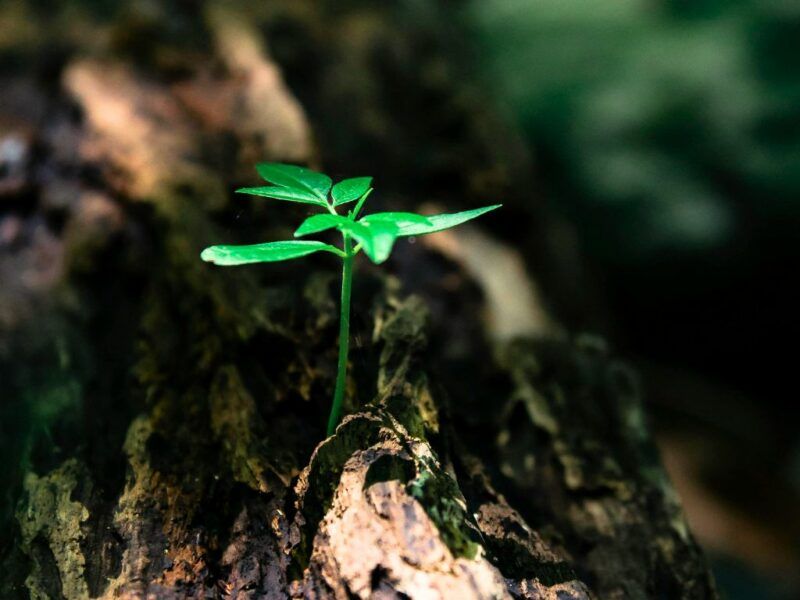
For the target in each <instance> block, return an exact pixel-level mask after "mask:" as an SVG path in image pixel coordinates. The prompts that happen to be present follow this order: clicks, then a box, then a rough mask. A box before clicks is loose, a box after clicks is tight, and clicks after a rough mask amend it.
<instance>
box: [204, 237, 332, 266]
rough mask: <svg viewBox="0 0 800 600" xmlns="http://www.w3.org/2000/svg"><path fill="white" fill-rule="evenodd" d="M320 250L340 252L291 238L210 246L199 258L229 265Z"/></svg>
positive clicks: (271, 260) (304, 254)
mask: <svg viewBox="0 0 800 600" xmlns="http://www.w3.org/2000/svg"><path fill="white" fill-rule="evenodd" d="M320 251H325V252H332V253H334V254H337V255H341V254H342V252H341V250H339V249H338V248H336V247H334V246H331V245H330V244H324V243H323V242H316V241H300V240H291V241H286V242H267V243H266V244H252V245H249V246H211V247H209V248H206V249H205V250H203V252H202V253H201V254H200V258H202V259H203V260H204V261H206V262H210V263H214V264H216V265H225V266H230V265H245V264H248V263H259V262H275V261H279V260H291V259H293V258H300V257H301V256H306V255H308V254H313V253H314V252H320Z"/></svg>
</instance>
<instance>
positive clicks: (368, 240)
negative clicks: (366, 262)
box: [353, 221, 399, 265]
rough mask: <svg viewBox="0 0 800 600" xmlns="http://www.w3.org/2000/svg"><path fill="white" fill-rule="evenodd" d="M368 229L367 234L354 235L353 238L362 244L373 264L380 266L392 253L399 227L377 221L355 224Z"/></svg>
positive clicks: (358, 233)
mask: <svg viewBox="0 0 800 600" xmlns="http://www.w3.org/2000/svg"><path fill="white" fill-rule="evenodd" d="M354 225H361V226H362V227H365V228H366V229H367V232H363V233H362V232H361V231H359V232H357V233H353V237H354V238H355V239H357V240H358V241H359V242H361V245H362V246H363V247H364V254H366V255H367V256H368V257H369V258H370V260H371V261H372V262H374V263H375V264H377V265H379V264H381V263H382V262H384V261H385V260H386V259H387V258H389V255H390V254H391V253H392V247H393V246H394V242H395V240H396V239H397V236H398V233H399V230H398V227H397V225H395V224H394V223H389V222H388V221H375V222H373V223H368V224H367V223H354Z"/></svg>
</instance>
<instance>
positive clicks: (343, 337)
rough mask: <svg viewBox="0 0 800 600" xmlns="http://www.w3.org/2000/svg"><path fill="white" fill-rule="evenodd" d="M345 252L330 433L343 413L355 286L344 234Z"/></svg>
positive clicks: (350, 257)
mask: <svg viewBox="0 0 800 600" xmlns="http://www.w3.org/2000/svg"><path fill="white" fill-rule="evenodd" d="M343 237H344V247H343V249H344V253H345V257H344V258H343V259H342V302H341V314H340V316H339V367H338V370H337V373H336V391H335V392H334V394H333V406H332V407H331V416H330V417H329V418H328V435H329V436H331V435H333V432H334V431H335V430H336V426H337V425H338V424H339V417H340V416H341V413H342V401H343V400H344V389H345V386H346V384H347V353H348V351H349V347H350V291H351V289H352V287H353V257H354V256H355V254H354V253H353V252H352V251H351V250H350V236H349V235H348V234H346V233H345V234H343Z"/></svg>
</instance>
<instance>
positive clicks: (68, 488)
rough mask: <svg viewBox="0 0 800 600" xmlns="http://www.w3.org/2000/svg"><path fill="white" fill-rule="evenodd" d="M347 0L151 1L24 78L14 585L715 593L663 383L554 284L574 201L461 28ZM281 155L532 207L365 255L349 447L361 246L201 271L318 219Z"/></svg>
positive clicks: (444, 594)
mask: <svg viewBox="0 0 800 600" xmlns="http://www.w3.org/2000/svg"><path fill="white" fill-rule="evenodd" d="M332 4H333V3H332ZM332 4H331V5H328V4H327V3H322V2H318V3H311V2H285V3H282V2H276V3H271V4H270V5H268V6H267V7H261V8H260V9H258V10H255V9H253V10H251V11H250V12H249V13H248V11H247V10H246V9H245V8H244V7H243V6H241V5H238V4H232V5H231V6H228V7H227V8H225V9H222V8H221V7H222V6H223V5H222V4H219V5H214V4H209V5H208V6H206V8H205V9H204V10H203V11H201V12H199V13H195V12H194V11H192V10H189V9H187V8H184V9H183V10H184V11H185V12H176V13H168V12H166V11H165V12H163V13H162V12H159V10H162V9H158V8H153V9H152V10H153V11H155V13H153V12H150V13H148V12H142V13H139V12H137V11H136V10H135V9H133V8H131V9H130V10H129V11H127V12H125V11H122V12H121V13H120V15H119V16H118V17H117V18H116V19H115V20H114V21H112V22H111V23H109V24H107V30H105V34H106V36H107V39H108V42H107V43H99V44H98V43H96V42H94V41H93V40H91V41H90V40H88V39H86V40H83V39H82V40H70V41H69V43H68V44H67V42H65V44H67V46H68V47H69V51H68V52H66V53H65V55H64V56H63V57H59V59H58V60H56V61H55V62H56V63H57V64H56V65H55V66H54V67H52V66H50V63H48V64H47V65H45V66H43V67H41V69H40V71H35V72H34V74H33V75H32V74H31V72H16V73H14V72H12V73H11V74H9V75H7V76H5V85H4V89H5V90H8V91H7V92H6V93H4V96H5V98H4V100H3V101H2V102H3V103H2V105H0V108H1V109H2V112H1V113H0V119H2V130H0V134H2V139H0V143H1V142H2V140H5V143H6V144H7V145H6V146H4V147H5V148H6V150H5V152H6V155H4V157H3V160H4V161H5V163H6V168H5V169H4V170H3V175H2V179H1V180H0V193H1V194H2V201H3V202H4V203H5V207H4V208H3V221H2V223H0V225H1V227H0V243H2V244H4V245H3V246H0V266H2V269H3V271H2V274H3V281H4V286H3V287H4V289H5V290H6V291H5V294H6V296H0V300H2V301H3V302H2V304H3V306H4V307H5V308H4V310H5V312H4V313H3V315H0V316H3V320H2V329H0V333H2V337H0V340H1V341H2V345H0V352H2V353H3V366H2V372H0V374H2V375H3V376H4V380H5V381H7V382H8V385H7V390H6V391H5V392H4V393H5V394H6V400H5V401H4V403H3V408H2V409H0V410H2V411H3V417H4V419H3V420H4V423H5V424H4V427H5V428H6V430H5V433H4V436H3V437H4V440H3V443H4V451H3V454H4V457H6V456H7V457H8V459H7V460H6V461H5V462H6V463H7V464H6V465H5V466H4V471H3V473H2V474H3V478H4V484H5V487H6V489H8V490H9V494H8V500H7V501H6V505H5V506H4V514H3V515H2V516H3V525H4V527H3V529H4V530H6V531H7V532H8V533H7V534H4V536H3V538H2V540H1V541H2V542H3V544H4V548H5V549H4V550H3V553H2V555H1V556H2V564H3V568H1V569H0V572H2V575H0V589H2V597H3V598H26V597H29V598H36V599H39V598H54V599H55V598H66V599H68V600H72V599H84V598H131V599H133V598H141V599H149V598H159V599H160V598H165V599H168V598H237V599H244V598H270V599H271V598H288V597H297V598H299V597H307V598H351V597H358V598H406V597H408V598H458V599H467V598H510V597H514V598H559V599H566V598H575V599H578V598H604V599H605V598H655V597H659V598H714V597H716V593H715V591H714V585H713V582H712V580H711V577H710V575H709V572H708V569H707V566H706V564H705V560H704V558H703V556H702V552H701V551H700V549H699V548H698V546H697V545H696V543H695V541H694V540H693V538H692V536H691V533H690V532H689V530H688V528H687V525H686V521H685V519H684V516H683V514H682V511H681V507H680V503H679V501H678V499H677V497H676V495H675V492H674V490H673V488H672V487H671V485H670V483H669V481H668V479H667V477H666V475H665V472H664V470H663V468H662V467H661V465H660V462H659V459H658V456H657V452H656V450H655V447H654V445H653V442H652V440H651V438H650V437H649V434H648V431H647V428H646V425H645V417H644V415H643V412H642V404H641V399H640V395H639V393H638V389H637V385H636V378H635V375H634V374H632V373H631V372H630V370H629V369H628V368H627V367H625V365H624V364H623V363H622V362H620V361H619V360H617V359H616V358H615V357H613V356H612V355H611V354H610V353H609V351H608V350H607V349H606V348H605V346H604V344H603V343H602V341H600V340H596V339H592V338H588V337H585V336H584V337H580V336H579V337H572V336H569V335H566V334H565V333H563V330H562V329H561V328H560V327H559V326H557V325H554V323H555V321H556V319H555V318H554V317H553V316H551V314H550V311H549V310H548V309H547V308H545V307H544V304H543V303H542V301H541V300H540V293H539V291H538V289H539V288H538V287H537V286H536V284H535V282H533V281H532V280H530V279H529V278H528V276H527V275H526V268H525V266H524V263H523V259H522V258H521V257H524V258H525V260H526V261H527V265H528V268H533V269H536V268H537V265H541V264H546V265H547V269H549V272H551V273H553V272H559V270H560V269H559V266H560V265H561V264H562V263H561V261H563V258H561V257H558V256H556V255H555V254H554V253H553V252H550V253H548V250H547V241H546V235H545V239H544V240H543V241H541V240H534V241H530V240H527V238H528V237H531V236H533V237H535V236H536V234H537V233H542V232H545V231H547V230H548V228H549V227H550V226H551V225H552V223H553V221H551V220H548V218H547V216H546V215H545V213H544V212H543V210H542V208H541V206H540V205H539V204H538V203H537V202H536V199H535V196H534V195H533V194H532V193H531V191H530V190H531V187H530V186H531V181H530V175H529V174H528V173H529V172H530V171H531V169H530V159H529V157H528V156H527V155H526V154H525V153H524V152H523V151H522V145H521V144H520V143H519V141H518V140H517V138H516V137H515V135H514V133H513V130H512V129H510V128H508V127H506V126H504V125H503V124H502V122H501V121H500V120H499V119H498V118H497V117H496V115H495V114H494V113H493V112H492V111H491V109H490V108H488V104H487V103H485V101H484V100H482V99H481V96H480V94H478V93H477V91H476V89H475V88H474V87H470V86H469V85H468V84H466V83H464V82H463V81H462V77H461V75H462V71H461V70H460V69H462V66H460V64H459V62H458V60H456V59H454V58H452V54H451V52H452V51H453V48H452V46H451V45H450V42H448V40H447V39H446V36H445V38H444V39H443V38H442V36H441V35H440V32H439V30H437V27H436V26H437V25H443V24H444V22H445V20H444V17H443V16H442V15H440V14H439V13H438V12H437V11H436V10H433V9H431V10H433V12H432V13H430V14H427V13H426V14H425V15H419V14H414V13H413V12H411V13H409V11H410V10H411V9H403V10H401V7H402V5H401V4H398V5H394V4H393V3H386V6H381V7H380V8H377V7H374V6H372V5H358V4H357V3H355V4H354V5H353V6H350V5H348V7H347V8H346V9H342V10H334V7H333V6H332ZM176 10H177V9H176ZM414 10H423V9H421V8H416V9H414ZM425 10H427V9H425ZM404 11H405V12H404ZM409 15H410V16H409ZM422 16H424V17H425V18H424V19H423V18H421V17H422ZM411 17H414V18H415V19H417V20H412V19H411ZM73 18H78V17H73ZM89 23H94V21H89ZM423 23H427V24H428V25H424V24H423ZM431 24H433V25H431ZM43 31H44V30H43ZM54 35H55V34H54ZM20 43H21V42H20ZM40 50H41V48H40V47H39V46H37V45H35V44H34V46H33V48H26V47H25V46H23V47H22V50H21V51H22V52H23V54H24V53H25V52H30V53H33V54H35V55H37V56H38V53H39V52H40ZM270 51H271V52H273V53H274V55H275V56H277V57H278V58H279V60H280V65H281V66H280V68H279V66H278V63H276V62H275V60H274V59H273V58H272V57H271V54H270ZM52 71H55V73H56V74H57V75H56V76H55V77H51V78H49V79H47V78H42V77H41V74H42V73H47V74H50V75H52ZM36 74H38V75H39V77H38V78H37V77H36V76H35V75H36ZM11 142H13V143H15V144H18V146H15V147H14V148H17V149H21V151H20V152H17V151H15V152H13V153H11V152H10V151H9V150H8V148H10V146H9V145H8V144H9V143H11ZM262 160H273V161H285V162H300V163H307V164H311V165H312V166H315V167H319V168H320V169H322V168H323V167H324V168H325V170H326V171H330V172H332V174H333V175H340V174H341V175H342V176H349V175H353V176H355V175H362V174H370V175H374V176H375V177H376V187H377V190H378V192H379V194H376V196H379V195H380V196H381V197H382V198H383V199H382V200H380V199H378V200H376V201H375V202H376V205H377V206H380V203H381V202H383V205H384V206H395V207H402V208H405V209H410V208H413V207H414V206H415V205H416V204H417V203H418V202H420V201H421V200H428V199H432V198H436V199H438V200H439V201H440V202H442V203H444V204H445V205H448V206H450V207H451V208H452V209H454V210H459V209H462V208H464V207H465V206H464V205H465V204H467V205H470V204H475V205H478V204H479V203H486V202H481V200H485V199H486V194H487V193H488V192H489V191H491V199H492V200H495V199H498V198H500V199H503V200H505V201H506V202H507V204H508V205H507V208H506V209H504V210H505V211H506V215H505V216H502V217H498V221H497V223H496V224H495V225H493V226H490V230H491V233H488V234H487V233H482V232H481V230H478V229H475V228H473V229H469V228H467V229H466V230H465V232H463V233H453V234H451V235H449V236H446V235H440V236H439V237H438V238H435V239H432V240H431V241H430V242H428V243H425V244H422V243H419V244H405V245H402V246H400V247H398V249H397V251H396V257H395V258H394V259H393V261H392V262H390V263H389V268H388V269H386V272H389V273H393V275H388V274H386V272H381V271H378V270H376V269H375V268H373V267H372V266H370V265H368V264H366V263H359V264H358V265H357V268H356V275H355V283H354V288H353V306H354V310H353V313H354V314H353V322H352V327H353V342H354V343H353V348H352V352H351V361H350V377H349V381H348V385H347V394H346V404H345V414H346V415H347V416H346V417H345V418H344V420H343V422H342V423H341V424H340V426H339V427H338V429H337V431H336V433H335V435H333V436H332V437H329V438H327V439H324V435H325V419H326V414H327V411H328V410H329V406H330V399H331V397H332V394H333V387H334V380H335V375H336V358H337V357H336V341H337V338H336V335H337V333H336V332H337V325H338V323H337V302H338V301H337V289H338V287H337V279H336V277H337V276H336V268H337V266H338V265H335V264H333V263H332V261H329V260H327V259H326V258H325V257H319V258H318V257H311V258H309V259H308V260H304V261H296V262H293V263H291V264H283V265H269V266H256V267H243V268H239V269H219V268H214V267H211V266H209V265H207V264H204V263H202V262H201V261H200V260H199V252H200V250H201V249H202V248H203V247H205V246H206V245H209V244H212V243H236V242H244V241H250V242H255V241H266V240H273V239H283V238H288V237H289V236H290V235H291V231H292V226H293V225H296V224H297V223H299V221H300V220H301V219H302V217H303V216H304V211H303V210H302V209H301V208H297V207H295V206H292V205H289V206H284V205H280V204H279V203H277V202H275V203H273V204H268V203H267V202H260V201H259V200H247V199H244V200H243V199H241V198H234V197H233V194H231V193H230V191H231V190H232V188H233V187H234V186H236V185H239V184H246V183H248V182H251V181H252V180H253V176H252V175H253V174H252V172H251V171H252V165H253V163H255V162H257V161H262ZM340 172H341V173H340ZM487 221H488V219H487ZM514 221H516V222H517V224H516V226H512V225H513V223H514ZM9 223H10V224H9ZM520 224H522V228H520ZM521 229H522V230H523V231H521ZM506 230H511V232H510V233H507V232H506ZM484 231H485V230H484ZM3 235H4V236H5V238H3V237H2V236H3ZM3 240H5V241H3ZM525 240H527V241H525ZM509 243H511V244H512V245H509ZM42 257H44V258H42ZM547 269H544V270H547ZM498 272H499V274H498ZM550 277H551V279H552V277H553V276H552V275H551V276H550ZM555 277H558V276H557V275H556V276H555ZM498 278H499V279H498ZM6 282H9V283H8V284H7V283H6ZM32 282H33V283H32ZM400 282H402V285H401V283H400ZM547 282H548V279H547V278H544V279H543V284H544V287H545V288H546V287H547V285H546V284H547ZM15 286H16V287H15ZM12 288H13V290H12ZM12 291H13V294H12ZM553 302H555V303H557V302H558V297H557V294H556V295H555V297H554V298H553Z"/></svg>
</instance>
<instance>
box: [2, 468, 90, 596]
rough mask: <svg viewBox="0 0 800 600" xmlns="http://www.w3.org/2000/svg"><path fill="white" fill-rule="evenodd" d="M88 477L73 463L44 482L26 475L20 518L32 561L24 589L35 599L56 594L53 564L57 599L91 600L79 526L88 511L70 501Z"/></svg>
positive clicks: (24, 546)
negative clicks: (57, 585)
mask: <svg viewBox="0 0 800 600" xmlns="http://www.w3.org/2000/svg"><path fill="white" fill-rule="evenodd" d="M86 477H87V474H86V473H85V468H84V467H83V465H82V464H81V463H79V462H78V461H77V460H75V459H70V460H67V461H66V462H64V463H63V464H62V465H61V466H60V467H59V468H58V469H56V470H55V471H52V472H51V473H49V474H47V475H44V476H42V477H39V476H37V475H36V474H35V473H28V475H27V476H26V478H25V494H26V499H25V501H24V502H23V504H22V506H21V507H20V510H19V511H18V513H17V521H18V523H19V527H20V532H21V546H22V549H23V551H24V552H25V553H26V554H28V556H29V557H31V559H32V570H31V572H30V574H29V575H28V578H27V579H26V580H25V585H26V587H27V588H28V591H29V592H30V595H31V598H32V599H34V600H39V599H42V600H45V599H48V598H51V597H52V594H53V584H54V580H53V575H54V573H53V571H54V569H53V565H55V571H57V575H58V582H59V583H60V586H59V587H60V590H59V594H60V595H61V596H63V597H65V598H69V599H70V600H73V599H74V600H81V599H83V598H87V599H88V598H89V588H88V586H87V583H86V579H85V570H86V557H85V556H84V555H83V552H82V550H81V542H82V541H83V537H84V534H83V532H82V530H81V523H83V522H84V521H86V520H87V519H88V518H89V511H88V509H87V508H86V507H85V506H84V505H83V504H81V503H79V502H75V501H74V500H72V499H71V496H72V493H73V490H75V488H76V487H77V486H78V485H79V482H80V481H81V480H83V479H85V478H86Z"/></svg>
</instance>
